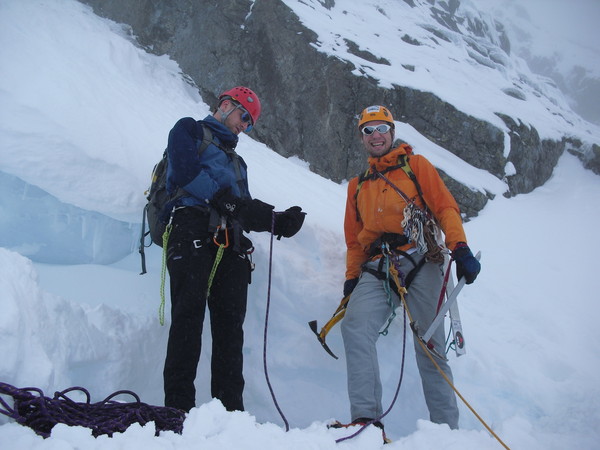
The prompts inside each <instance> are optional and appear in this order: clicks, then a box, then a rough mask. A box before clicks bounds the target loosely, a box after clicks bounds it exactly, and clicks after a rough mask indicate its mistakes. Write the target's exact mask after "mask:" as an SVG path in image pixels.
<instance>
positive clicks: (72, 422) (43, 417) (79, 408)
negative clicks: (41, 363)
mask: <svg viewBox="0 0 600 450" xmlns="http://www.w3.org/2000/svg"><path fill="white" fill-rule="evenodd" d="M75 390H78V391H81V392H83V393H84V394H85V396H86V402H84V403H79V402H75V401H73V400H71V399H70V398H69V397H67V396H66V394H67V393H69V392H71V391H75ZM121 394H127V395H131V396H132V397H133V398H134V399H135V402H131V403H122V402H117V401H114V400H112V399H113V398H114V397H116V396H118V395H121ZM0 395H8V396H10V397H12V398H13V400H14V402H13V403H14V404H13V407H12V408H11V407H10V406H9V405H8V403H7V402H6V401H5V400H4V399H3V398H2V397H0V413H1V414H4V415H5V416H8V417H10V418H12V419H14V420H15V421H16V422H18V423H20V424H21V425H24V426H28V427H30V428H31V429H33V430H34V431H35V432H36V433H37V434H38V435H40V436H43V437H44V438H47V437H50V433H51V431H52V428H53V427H54V425H56V424H57V423H64V424H66V425H69V426H81V427H86V428H90V429H91V430H92V435H93V436H94V437H98V436H100V435H103V434H106V435H108V436H109V437H112V435H113V433H115V432H119V433H122V432H124V431H125V430H126V429H127V428H128V427H129V426H130V425H132V424H134V423H139V424H141V425H145V424H146V423H148V422H154V425H155V435H156V436H158V434H159V433H160V432H161V431H167V430H168V431H174V432H175V433H179V434H181V432H182V431H183V421H184V419H185V412H184V411H181V410H179V409H176V408H169V407H165V406H151V405H148V404H146V403H142V402H141V401H140V398H139V397H138V396H137V394H135V393H134V392H131V391H125V390H121V391H117V392H115V393H113V394H111V395H109V396H108V397H107V398H105V399H104V400H102V401H101V402H98V403H91V402H90V394H89V392H88V391H87V390H86V389H84V388H82V387H71V388H69V389H65V390H64V391H62V392H55V393H54V398H49V397H45V396H44V393H43V392H42V391H41V390H40V389H38V388H34V387H27V388H21V389H19V388H16V387H14V386H11V385H10V384H7V383H2V382H0Z"/></svg>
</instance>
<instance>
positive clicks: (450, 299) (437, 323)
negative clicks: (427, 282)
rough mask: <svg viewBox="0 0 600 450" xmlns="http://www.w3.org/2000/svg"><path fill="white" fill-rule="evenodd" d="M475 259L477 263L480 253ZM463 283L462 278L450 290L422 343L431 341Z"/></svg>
mask: <svg viewBox="0 0 600 450" xmlns="http://www.w3.org/2000/svg"><path fill="white" fill-rule="evenodd" d="M475 258H477V260H478V261H479V259H480V258H481V252H477V254H476V255H475ZM465 283H466V280H465V277H462V278H461V279H460V280H458V283H457V285H456V287H455V288H454V289H453V290H452V293H451V294H450V296H449V297H448V299H447V300H446V303H444V306H442V308H441V309H440V311H439V312H438V313H437V315H436V316H435V319H433V322H431V325H430V326H429V328H428V329H427V331H426V332H425V334H424V335H423V337H422V338H421V339H422V340H423V341H424V342H429V339H431V336H433V333H435V330H437V329H438V327H439V326H440V324H441V323H442V322H443V321H444V317H446V314H447V313H448V310H449V309H450V307H451V306H452V304H453V303H454V302H456V300H457V299H458V294H459V293H460V291H461V289H462V288H463V287H464V285H465Z"/></svg>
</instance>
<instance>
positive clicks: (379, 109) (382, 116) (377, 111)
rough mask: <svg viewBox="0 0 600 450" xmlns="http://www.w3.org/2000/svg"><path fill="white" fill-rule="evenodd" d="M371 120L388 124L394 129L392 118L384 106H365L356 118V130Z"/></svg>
mask: <svg viewBox="0 0 600 450" xmlns="http://www.w3.org/2000/svg"><path fill="white" fill-rule="evenodd" d="M371 120H383V121H384V122H388V123H389V124H390V125H391V126H392V128H394V117H393V116H392V113H391V112H390V111H389V109H387V108H386V107H385V106H380V105H373V106H367V107H366V108H365V109H363V110H362V112H361V113H360V115H359V116H358V129H359V130H360V129H361V127H362V126H363V125H364V124H365V123H367V122H370V121H371Z"/></svg>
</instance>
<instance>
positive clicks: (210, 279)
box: [206, 244, 225, 298]
mask: <svg viewBox="0 0 600 450" xmlns="http://www.w3.org/2000/svg"><path fill="white" fill-rule="evenodd" d="M224 250H225V244H220V245H219V249H218V250H217V255H216V256H215V262H214V263H213V266H212V269H211V270H210V275H209V276H208V287H207V288H206V298H208V297H210V288H211V286H212V283H213V279H214V278H215V273H217V267H218V266H219V263H220V262H221V258H222V257H223V251H224Z"/></svg>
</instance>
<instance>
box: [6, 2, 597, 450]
mask: <svg viewBox="0 0 600 450" xmlns="http://www.w3.org/2000/svg"><path fill="white" fill-rule="evenodd" d="M299 7H301V6H299ZM337 19H338V20H341V19H340V18H337ZM352 20H354V19H353V18H352V17H350V18H349V19H348V21H347V22H340V23H341V25H342V26H345V27H346V28H348V29H351V28H352V24H353V23H352ZM323 22H324V23H327V22H326V21H325V20H324V21H323ZM315 26H317V25H315ZM319 32H320V33H323V34H322V35H323V36H325V34H324V33H325V31H324V30H322V29H320V30H319ZM358 38H360V36H358ZM9 40H10V42H12V43H14V44H13V45H10V46H8V45H4V46H0V60H2V61H3V64H2V68H1V69H0V105H2V106H1V107H0V152H1V157H0V186H2V190H3V194H4V195H2V196H1V197H2V198H0V211H1V213H2V214H1V217H2V220H1V221H0V226H1V227H3V228H2V230H3V232H2V233H0V234H1V237H0V239H1V240H0V292H2V296H1V297H0V305H1V309H2V314H1V315H0V354H1V355H2V358H0V382H4V383H8V384H10V385H12V386H15V387H20V388H23V387H27V386H35V387H38V388H40V389H42V390H43V391H44V393H45V394H46V395H47V396H52V395H53V393H54V392H55V391H62V390H64V389H67V388H69V387H71V386H82V387H85V388H86V389H87V390H88V391H89V392H90V393H91V395H92V399H93V401H100V400H102V399H104V398H105V397H107V396H108V395H110V394H111V393H113V392H115V391H117V390H121V389H129V390H132V391H134V392H136V393H137V394H138V395H139V396H140V398H141V399H142V401H143V402H145V403H148V404H151V405H161V404H162V381H161V379H162V375H161V374H162V364H163V361H164V352H165V348H166V339H167V333H168V319H169V318H168V315H167V325H166V326H161V325H160V324H159V321H158V308H159V304H160V298H159V287H160V272H161V252H160V249H158V248H157V247H156V246H152V247H149V248H148V249H147V263H148V273H147V274H146V275H143V276H140V275H139V272H140V260H139V255H138V254H137V249H136V245H137V242H136V240H137V238H138V236H139V230H140V229H139V220H140V218H141V210H142V207H143V203H144V198H143V192H144V190H145V189H146V188H147V186H148V182H149V174H150V172H151V170H152V167H153V165H154V164H155V163H156V162H157V161H158V159H159V158H160V156H161V154H162V151H163V149H164V145H165V143H166V136H167V134H168V131H169V129H170V128H171V127H172V126H173V124H174V123H175V122H176V121H177V120H178V119H179V118H180V117H185V116H193V117H196V118H202V117H204V116H205V115H206V114H208V111H209V106H208V105H206V104H205V103H203V102H202V100H201V99H200V98H199V96H198V93H197V90H196V89H194V88H193V87H191V86H190V85H189V84H188V83H186V82H185V81H184V80H183V79H182V77H181V74H180V69H179V67H178V66H177V64H176V63H175V62H173V61H172V60H170V59H169V58H168V57H165V56H163V57H156V56H153V55H149V54H147V53H145V52H144V51H143V50H141V49H139V48H138V47H136V46H135V45H134V44H133V43H132V41H131V39H130V38H129V37H128V35H127V33H125V32H124V31H123V29H122V27H120V26H118V25H117V24H114V23H112V22H110V21H107V20H105V19H101V18H98V17H97V16H95V15H94V14H93V13H92V12H91V10H90V9H89V8H87V7H85V6H83V5H81V4H79V3H77V2H75V1H68V0H63V1H48V0H44V1H42V0H28V1H20V0H3V1H1V2H0V41H1V42H9ZM323 42H326V41H325V40H324V41H323ZM365 42H367V41H365ZM365 45H367V44H366V43H365ZM419 56H420V54H416V53H415V54H412V55H408V57H410V58H414V59H415V60H418V58H419ZM422 58H423V59H422V60H421V61H422V63H423V65H427V64H429V63H430V61H429V55H422ZM466 65H468V64H466ZM463 73H465V74H467V72H466V71H465V72H463ZM386 76H387V74H386V73H383V74H382V79H383V82H386V79H385V77H386ZM473 76H474V75H473ZM498 80H499V79H498V78H493V77H492V78H490V83H494V82H496V81H498ZM423 83H424V81H423ZM498 83H501V82H500V81H498ZM500 87H501V85H500V84H499V85H497V86H495V88H496V90H498V89H499V88H500ZM430 88H431V90H434V89H437V90H440V91H443V90H444V86H440V85H439V83H436V84H435V85H432V86H430ZM453 88H454V90H455V91H456V90H457V89H458V90H460V89H462V88H459V87H457V86H455V85H453ZM473 88H474V89H475V88H477V85H474V87H473ZM493 88H494V86H492V87H487V88H486V90H485V91H484V90H482V91H480V92H479V94H480V98H486V97H485V96H484V94H485V93H491V92H493V91H494V89H493ZM482 89H483V88H482ZM445 90H449V85H446V86H445ZM459 93H460V92H459ZM463 94H464V97H468V96H469V95H471V93H469V92H467V90H466V88H464V90H463ZM498 98H502V97H498ZM507 98H508V97H507ZM494 99H495V98H494ZM510 101H511V100H509V99H508V100H506V103H505V104H500V105H499V107H505V108H508V107H509V106H510V103H509V102H510ZM531 103H532V104H531V105H528V106H527V108H524V113H523V114H527V112H528V111H538V112H539V111H542V110H543V108H540V106H539V105H538V104H536V103H535V102H533V101H532V102H531ZM460 105H461V106H462V107H464V108H465V109H468V108H471V107H472V108H473V110H475V106H473V103H472V102H470V101H464V102H463V103H461V104H460ZM477 111H481V114H487V113H486V112H485V110H484V109H483V108H481V109H477ZM264 113H265V114H267V113H268V112H267V111H265V112H264ZM531 117H532V120H538V121H540V123H541V122H542V121H541V120H540V119H536V118H535V117H534V115H533V113H531ZM546 123H548V121H546ZM573 124H574V125H572V129H571V130H570V132H572V133H573V134H575V135H581V136H584V137H585V136H588V135H589V127H587V126H586V125H585V124H584V122H582V121H579V122H578V121H573ZM396 125H397V127H398V130H399V132H402V134H403V136H405V137H406V138H407V140H409V142H410V143H411V144H412V145H413V146H414V148H415V151H416V152H417V153H421V154H423V155H425V156H427V157H428V158H429V159H430V160H431V161H432V162H433V163H434V164H435V165H436V166H437V167H439V168H440V169H442V170H444V171H445V172H446V173H448V174H451V175H452V176H453V177H455V178H457V179H458V180H460V181H462V182H464V183H467V184H468V185H469V186H470V187H471V188H472V189H477V190H481V191H487V192H489V193H491V194H494V195H495V198H494V200H492V201H490V202H489V203H488V205H487V206H486V207H485V209H484V210H483V211H482V212H481V213H480V214H479V216H478V217H476V218H475V219H473V220H471V221H469V222H468V223H466V224H465V229H466V232H467V236H468V239H469V244H470V246H471V247H472V248H473V249H474V250H476V251H481V252H482V259H481V262H482V272H481V274H480V276H479V277H478V279H477V281H476V282H475V283H474V284H473V285H470V286H467V287H465V288H464V289H463V291H462V292H461V295H460V297H459V306H460V309H461V316H462V321H463V330H464V334H465V338H466V349H467V354H466V355H464V356H461V357H460V358H458V357H456V356H455V355H453V354H449V358H450V364H451V366H452V368H453V372H454V378H455V382H456V386H457V389H458V390H459V391H460V393H461V395H462V396H463V397H464V398H465V399H466V400H467V401H468V402H469V404H470V405H471V407H473V408H474V410H475V411H476V412H477V413H478V414H479V415H480V416H481V417H482V419H483V420H484V421H485V422H486V423H487V424H488V425H489V426H490V427H491V428H492V429H493V430H494V432H495V433H496V434H497V435H498V436H499V437H500V438H501V439H502V441H503V442H505V444H506V445H507V446H509V447H510V448H515V449H516V448H527V449H534V450H535V449H540V450H541V449H544V450H546V449H563V448H580V449H592V448H596V446H597V442H598V441H599V439H600V432H598V431H597V429H596V425H597V423H599V422H600V405H599V399H600V388H599V387H598V383H597V372H598V369H599V368H600V350H598V347H597V346H595V345H593V343H594V342H597V341H598V338H599V332H598V328H597V327H596V320H595V319H596V318H597V317H598V314H599V313H600V306H599V305H598V302H597V292H598V290H599V288H600V280H599V279H598V277H597V273H596V272H597V270H596V269H595V260H596V257H595V255H597V254H598V252H599V251H600V243H599V242H598V240H597V239H595V230H596V228H597V224H598V222H599V220H600V212H599V211H598V208H597V199H598V198H600V182H599V179H598V176H597V175H594V174H593V173H592V172H590V171H587V170H585V169H584V168H583V167H582V165H581V163H580V162H579V160H578V159H577V158H576V157H574V156H573V155H570V154H568V153H565V154H564V155H563V156H562V157H561V159H560V160H559V163H558V165H557V167H556V169H555V170H554V172H553V175H552V177H551V178H550V180H549V181H548V182H547V183H546V184H545V185H544V186H541V187H539V188H537V189H536V190H534V191H533V192H532V193H530V194H527V195H518V196H516V197H513V198H510V199H508V198H505V197H503V196H502V195H501V194H502V192H504V191H505V190H506V184H505V182H504V181H502V180H500V179H497V178H496V177H494V176H492V175H490V174H489V173H487V172H484V171H481V170H478V169H475V168H473V167H471V166H469V165H468V164H466V163H465V162H463V161H461V160H458V159H457V158H456V157H455V156H454V155H452V154H450V153H448V152H446V151H445V150H444V149H443V148H441V147H438V146H435V145H433V143H431V142H429V141H427V140H426V138H425V137H423V136H421V135H419V134H418V133H417V132H416V130H414V129H413V128H412V127H410V126H409V125H407V124H402V123H400V122H398V123H397V124H396ZM257 126H260V123H259V124H257ZM560 126H561V125H560V123H559V122H550V123H549V125H547V126H546V127H541V128H540V132H541V133H546V134H549V135H551V134H553V133H557V132H558V130H559V129H560ZM348 132H352V130H349V131H348ZM238 150H239V153H240V155H241V156H242V157H243V158H244V159H245V160H246V162H247V163H248V167H249V174H250V188H251V192H252V194H253V195H254V196H255V197H256V198H260V199H261V200H263V201H266V202H269V203H271V204H273V205H275V207H276V209H277V210H283V209H285V208H287V207H289V206H291V205H300V206H302V208H303V209H304V210H305V211H307V213H308V215H307V218H306V222H305V225H304V227H303V229H302V230H301V231H300V233H298V235H296V236H295V237H294V238H292V239H283V240H281V241H275V242H274V243H273V249H272V250H273V251H272V259H271V260H270V258H269V255H270V245H271V241H270V236H269V235H268V234H266V233H251V235H250V237H251V239H252V240H253V242H254V244H255V247H256V251H255V253H254V262H255V263H256V270H255V271H254V273H253V281H252V284H251V285H250V288H249V307H248V314H247V319H246V323H245V333H246V343H245V346H244V358H245V368H244V373H245V377H246V390H245V404H246V407H247V411H246V412H233V413H231V412H226V411H225V410H224V409H223V407H222V405H220V403H219V402H218V401H215V400H211V399H210V394H209V390H208V387H207V386H208V380H209V374H208V367H209V351H208V350H207V347H209V346H207V345H205V351H204V352H203V355H202V358H201V361H200V366H199V375H198V379H197V383H196V384H197V390H198V396H197V401H198V407H197V408H194V409H193V410H192V411H191V412H190V414H189V415H188V416H187V418H186V420H185V423H184V431H183V434H182V435H177V434H174V433H172V432H165V433H162V434H161V435H160V436H159V437H155V436H154V429H153V427H152V426H151V425H148V426H146V427H140V426H135V425H134V426H131V427H130V428H129V429H128V430H127V431H126V432H124V433H120V434H115V435H114V437H112V438H108V437H99V438H93V437H92V436H91V433H90V430H88V429H85V428H80V427H66V426H64V425H57V426H56V427H55V428H54V429H53V431H52V437H50V438H49V439H42V438H41V437H39V436H37V435H35V433H33V431H32V430H30V429H29V428H27V427H23V426H21V425H19V424H17V423H14V422H10V421H8V420H7V419H6V418H4V417H3V416H1V415H0V448H15V449H57V448H60V449H61V450H62V449H94V448H102V449H112V448H114V449H117V448H119V449H120V448H127V449H133V450H137V449H144V450H151V449H178V450H179V449H188V448H189V449H191V448H198V447H202V448H211V449H221V448H222V449H231V448H243V449H261V450H264V449H280V448H282V447H285V448H290V449H303V450H304V449H318V450H328V449H338V448H342V449H357V450H358V449H360V450H364V449H376V448H381V447H382V442H381V435H380V434H379V433H378V432H377V430H375V429H370V428H367V429H366V430H365V432H363V433H362V434H360V435H359V436H357V437H356V438H353V439H351V440H347V441H344V442H342V443H340V444H336V442H335V440H336V439H339V438H342V437H345V436H347V435H348V434H349V433H348V432H347V431H346V430H329V429H327V426H326V425H327V424H328V423H329V422H331V421H332V420H333V419H338V420H341V421H347V420H349V405H348V400H347V395H346V388H345V383H346V380H345V364H344V357H343V344H342V341H341V336H340V333H339V327H338V328H334V329H333V330H332V331H331V333H330V334H329V335H328V338H327V340H328V343H329V345H330V347H331V348H332V349H333V351H334V352H336V353H337V354H338V356H340V360H337V361H336V360H334V359H332V358H331V357H330V356H329V355H327V354H326V353H325V352H324V351H323V350H322V348H321V346H320V345H319V344H318V342H317V341H316V339H315V337H314V335H313V334H312V333H311V331H310V330H309V328H308V326H307V322H308V321H310V320H315V319H316V320H318V322H319V323H320V324H323V323H325V321H326V320H327V319H328V318H329V317H330V316H331V314H332V313H333V311H334V309H335V307H336V306H337V304H338V302H339V300H340V298H341V289H342V285H343V278H344V239H343V232H342V227H343V223H342V221H343V211H344V204H345V195H346V185H345V184H336V183H334V182H332V181H329V180H326V179H324V178H322V177H319V176H317V175H316V174H314V173H312V172H310V170H309V166H308V164H307V163H305V162H303V161H300V160H299V159H297V158H289V159H286V158H283V157H281V156H280V155H278V154H277V153H275V152H274V151H273V150H272V149H269V148H267V147H265V146H264V145H262V144H260V143H258V142H256V141H254V140H253V139H252V136H251V135H247V136H246V135H244V136H242V137H241V142H240V145H239V146H238ZM6 193H8V195H6ZM15 223H16V224H18V225H19V226H20V229H21V231H22V232H23V233H18V231H19V230H18V229H17V228H16V227H13V228H10V227H11V226H13V225H11V224H15ZM7 227H8V228H7ZM7 230H8V231H9V232H7ZM107 230H110V232H109V233H107ZM46 247H52V248H53V249H55V250H53V251H52V252H44V248H46ZM269 262H271V264H269ZM269 270H270V272H269ZM269 275H271V276H269ZM269 279H270V280H271V284H270V285H269ZM268 292H270V296H268V295H267V293H268ZM167 301H168V300H167ZM267 308H268V312H269V321H268V322H267V323H265V320H266V313H267ZM167 311H168V308H167ZM265 325H266V326H267V331H268V333H267V336H268V341H267V346H266V356H265V354H264V353H263V346H264V343H265V342H264V329H265ZM206 328H207V329H208V325H206ZM403 330H404V327H403V323H402V319H401V315H399V317H397V318H396V319H395V320H394V322H393V323H392V326H391V328H390V332H389V334H388V335H387V336H386V337H382V338H381V339H380V342H379V352H380V360H381V372H382V381H383V384H384V399H383V403H384V408H386V407H387V406H389V405H390V404H391V401H392V398H393V395H394V391H395V389H396V387H397V385H398V380H399V377H400V372H401V370H400V363H401V356H402V355H401V343H402V339H403ZM209 339H210V338H209V337H208V336H206V339H205V342H208V341H209ZM407 340H408V343H409V345H408V346H407V348H406V361H405V366H404V371H403V379H402V385H401V388H400V391H399V396H398V400H397V401H396V403H395V404H394V407H393V408H392V409H391V412H390V413H389V414H388V415H387V416H386V417H385V418H384V420H383V421H384V423H385V425H386V431H387V434H388V436H389V437H390V438H391V439H392V440H393V443H392V444H391V445H386V447H385V448H386V449H390V450H393V449H416V450H420V449H431V448H441V449H459V448H460V449H466V450H470V449H473V450H474V449H478V450H480V449H496V448H502V447H501V445H500V444H499V442H498V441H497V440H496V439H495V438H494V437H493V436H491V435H490V434H489V433H488V432H487V431H486V430H485V428H484V426H483V425H482V424H481V422H480V421H479V420H478V419H477V418H476V417H475V415H474V414H473V413H472V412H471V411H470V410H469V408H468V407H467V406H466V405H465V404H463V403H462V402H459V405H460V406H459V408H460V412H461V418H460V430H450V429H449V428H448V427H447V426H445V425H436V424H433V423H431V422H429V421H428V420H427V418H428V414H427V410H426V407H425V404H424V400H423V396H422V389H421V387H420V380H419V377H418V373H417V369H416V364H415V361H414V350H413V349H412V343H411V340H412V337H411V336H410V333H409V335H408V336H407ZM263 358H266V362H267V370H268V375H269V378H270V381H271V384H272V386H273V390H274V393H275V396H276V399H277V401H278V404H279V406H280V407H281V410H282V412H283V414H284V416H285V418H286V419H287V421H288V422H289V425H290V430H289V431H287V432H286V431H285V427H284V425H283V420H282V417H281V416H280V415H279V413H278V411H277V409H276V408H275V406H274V403H273V400H272V398H271V396H270V393H269V391H268V387H267V384H266V381H265V373H264V361H265V359H263ZM2 398H3V399H6V397H5V396H2ZM72 398H73V399H74V400H76V401H83V397H81V396H80V395H79V396H78V394H77V393H74V394H73V397H72Z"/></svg>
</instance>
